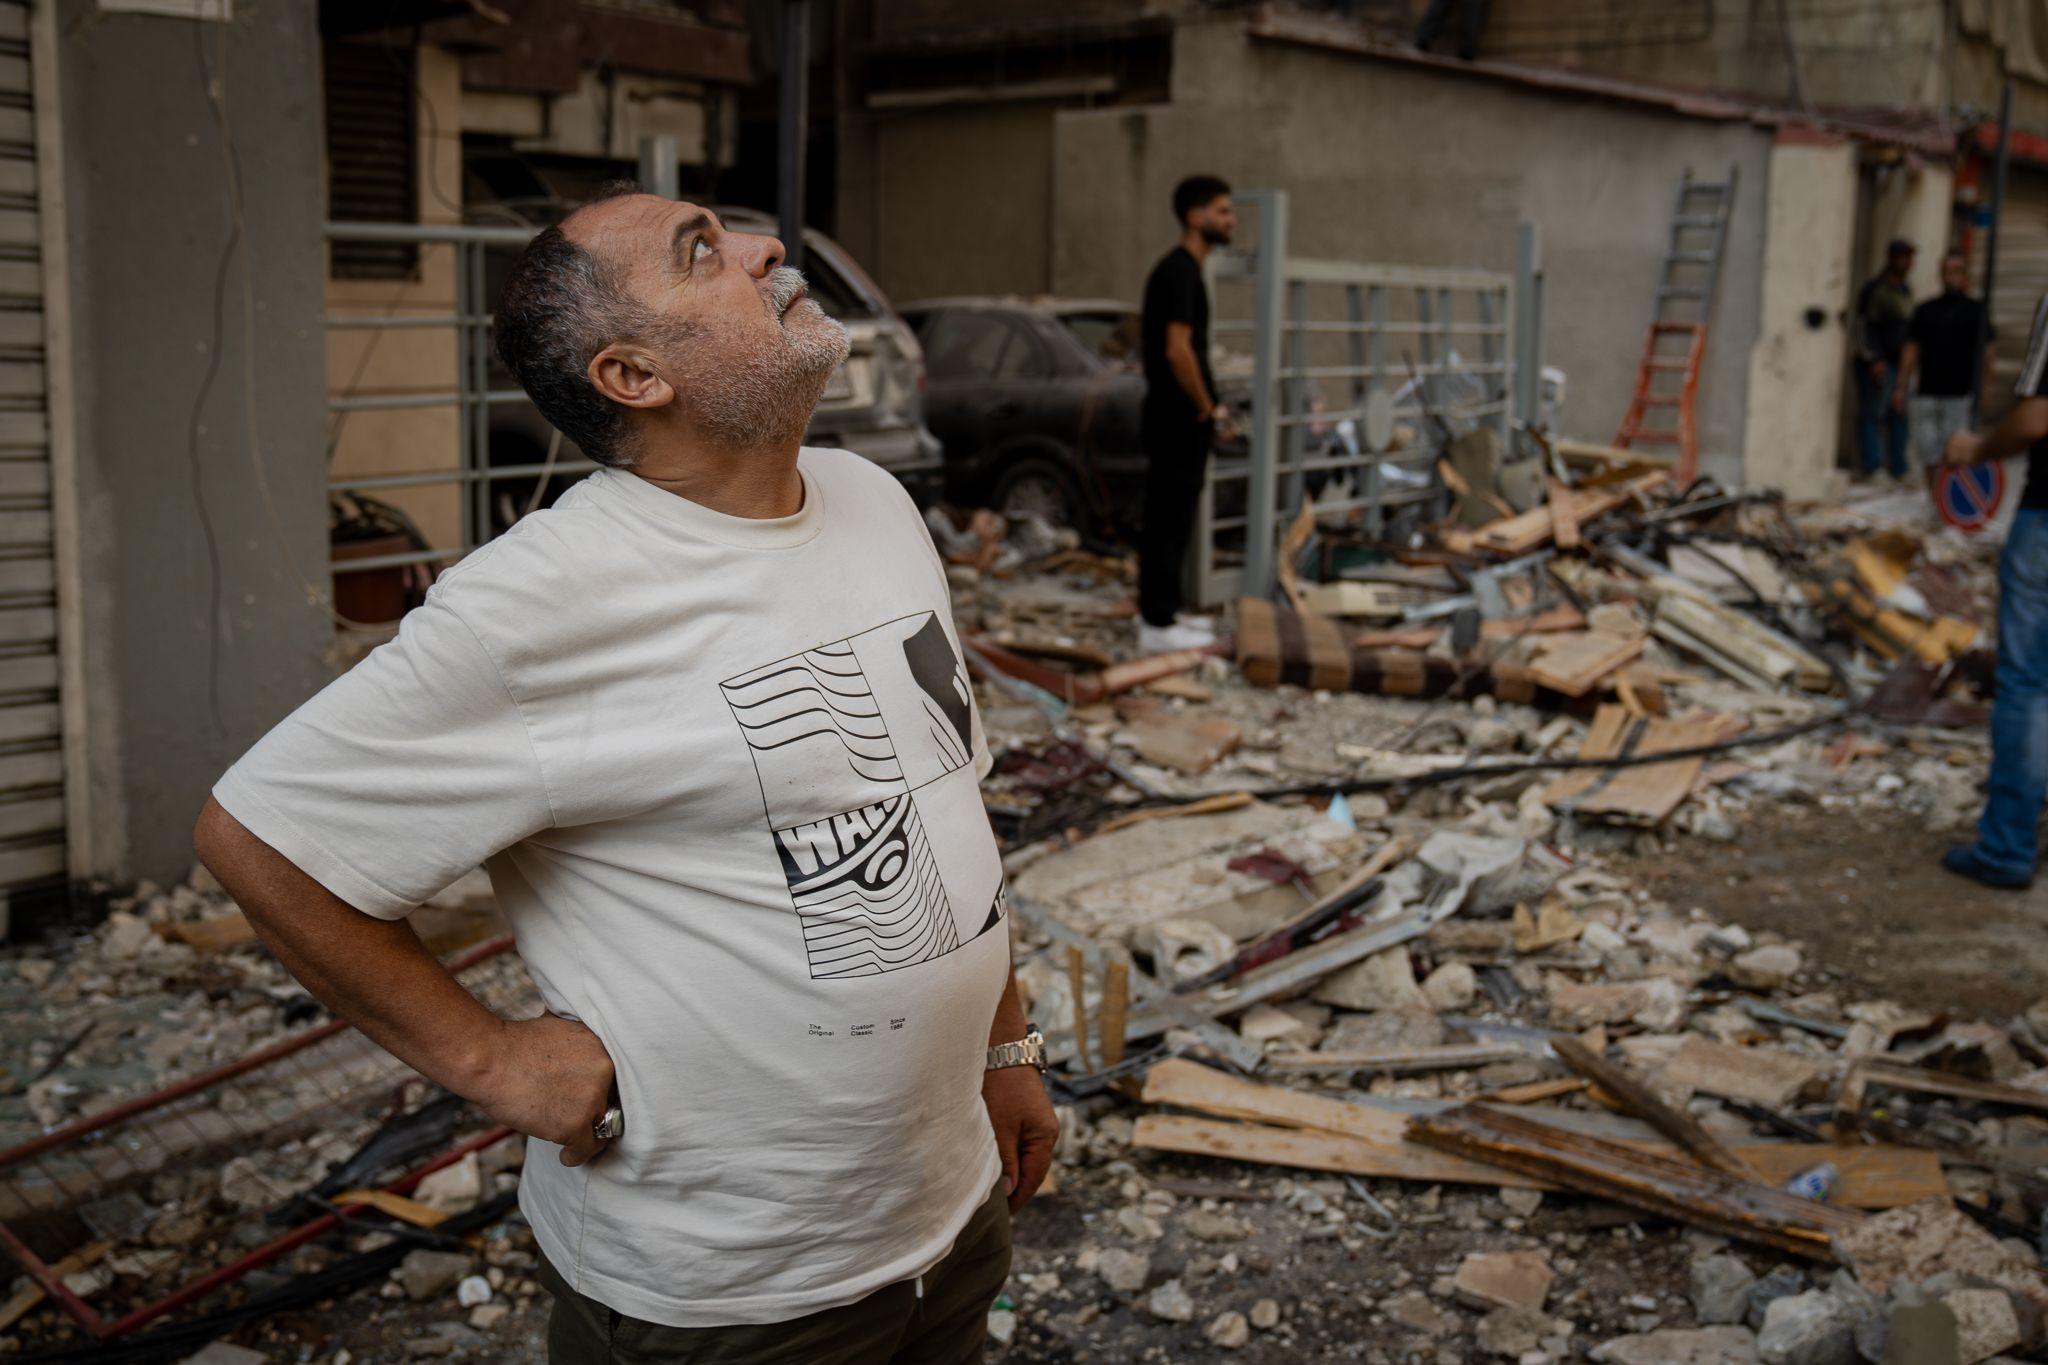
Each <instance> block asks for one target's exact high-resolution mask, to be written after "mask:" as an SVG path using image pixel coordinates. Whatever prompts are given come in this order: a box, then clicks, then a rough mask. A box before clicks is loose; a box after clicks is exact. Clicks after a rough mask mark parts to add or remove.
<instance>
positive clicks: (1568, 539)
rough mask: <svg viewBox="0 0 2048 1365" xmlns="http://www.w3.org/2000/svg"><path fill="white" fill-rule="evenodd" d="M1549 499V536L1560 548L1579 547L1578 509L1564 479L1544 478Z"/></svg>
mask: <svg viewBox="0 0 2048 1365" xmlns="http://www.w3.org/2000/svg"><path fill="white" fill-rule="evenodd" d="M1544 484H1545V486H1546V488H1547V490H1548V494H1549V499H1550V520H1551V525H1552V530H1551V538H1552V539H1553V540H1555V541H1556V542H1557V548H1558V549H1560V550H1576V549H1578V548H1579V511H1578V506H1577V504H1576V503H1575V502H1574V501H1573V499H1572V490H1571V489H1569V488H1567V487H1566V486H1565V483H1564V480H1562V479H1559V478H1556V477H1551V478H1546V479H1545V480H1544Z"/></svg>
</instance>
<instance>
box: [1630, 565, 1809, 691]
mask: <svg viewBox="0 0 2048 1365" xmlns="http://www.w3.org/2000/svg"><path fill="white" fill-rule="evenodd" d="M1673 585H1676V586H1673ZM1646 586H1648V587H1650V588H1651V589H1652V590H1659V589H1660V587H1661V591H1658V598H1657V615H1656V619H1655V620H1653V621H1652V622H1651V625H1650V630H1651V632H1652V633H1653V634H1655V635H1656V636H1657V637H1658V638H1659V639H1661V640H1664V641H1666V642H1668V643H1670V644H1675V645H1677V646H1678V647H1679V648H1681V649H1686V650H1690V651H1692V652H1693V653H1695V654H1697V655H1699V656H1700V657H1701V658H1703V659H1705V660H1706V661H1707V662H1708V663H1711V664H1713V665H1714V666H1715V667H1717V668H1720V669H1721V670H1722V671H1723V672H1725V673H1728V674H1729V675H1730V676H1731V677H1734V678H1735V679H1736V680H1737V681H1739V682H1746V683H1750V684H1752V685H1755V684H1756V683H1757V682H1759V681H1760V682H1761V683H1762V685H1763V687H1762V690H1765V691H1776V690H1778V689H1779V688H1788V687H1797V688H1800V689H1803V690H1805V691H1808V692H1825V691H1827V690H1828V689H1829V688H1831V687H1833V686H1834V685H1835V675H1834V674H1833V673H1832V672H1830V671H1829V669H1828V666H1827V664H1826V663H1825V662H1823V661H1822V660H1820V659H1818V658H1816V657H1815V656H1814V655H1813V654H1811V653H1809V652H1808V651H1807V650H1806V648H1805V647H1804V646H1802V645H1800V644H1798V643H1797V642H1796V641H1793V640H1790V639H1788V638H1786V637H1785V636H1783V635H1780V634H1779V633H1778V632H1777V631H1774V630H1772V629H1771V628H1770V627H1769V626H1766V625H1765V624H1763V623H1762V622H1761V621H1758V620H1757V619H1756V618H1755V617H1753V616H1750V615H1749V614H1748V613H1746V612H1741V611H1737V610H1735V609H1734V608H1733V607H1725V606H1723V605H1721V604H1720V603H1719V602H1716V601H1714V600H1712V599H1711V598H1709V597H1707V596H1706V595H1705V594H1704V593H1703V592H1701V590H1700V589H1698V588H1695V587H1693V586H1692V585H1691V584H1689V583H1686V582H1685V581H1684V580H1683V579H1680V578H1677V577H1675V576H1673V575H1670V574H1666V575H1664V576H1663V577H1662V578H1659V579H1656V580H1654V581H1653V582H1652V583H1651V584H1648V585H1646Z"/></svg>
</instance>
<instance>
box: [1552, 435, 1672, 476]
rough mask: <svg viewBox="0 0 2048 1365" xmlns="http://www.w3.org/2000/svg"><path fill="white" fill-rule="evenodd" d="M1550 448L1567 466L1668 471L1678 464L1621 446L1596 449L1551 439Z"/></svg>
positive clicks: (1564, 439) (1587, 443) (1560, 438)
mask: <svg viewBox="0 0 2048 1365" xmlns="http://www.w3.org/2000/svg"><path fill="white" fill-rule="evenodd" d="M1550 448H1551V450H1552V451H1554V452H1555V453H1556V455H1557V458H1559V459H1560V460H1563V461H1564V462H1565V463H1566V464H1576V465H1586V466H1589V467H1592V468H1596V469H1621V470H1626V469H1629V468H1631V467H1638V468H1649V469H1657V468H1664V469H1668V468H1670V467H1671V466H1673V465H1675V464H1676V463H1677V460H1676V459H1675V458H1674V457H1673V456H1670V455H1655V454H1651V453H1650V452H1648V451H1642V450H1628V449H1625V448H1623V447H1621V446H1603V445H1596V444H1594V443H1593V442H1591V441H1574V440H1572V439H1571V438H1570V437H1566V436H1553V437H1551V438H1550Z"/></svg>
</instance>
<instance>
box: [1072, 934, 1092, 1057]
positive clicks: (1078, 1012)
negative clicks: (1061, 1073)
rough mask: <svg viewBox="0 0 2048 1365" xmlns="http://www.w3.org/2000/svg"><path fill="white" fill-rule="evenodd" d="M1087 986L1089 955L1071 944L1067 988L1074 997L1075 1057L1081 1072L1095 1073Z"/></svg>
mask: <svg viewBox="0 0 2048 1365" xmlns="http://www.w3.org/2000/svg"><path fill="white" fill-rule="evenodd" d="M1087 985H1088V958H1087V955H1086V954H1085V953H1083V952H1082V951H1081V947H1080V945H1079V944H1075V943H1070V944H1068V945H1067V986H1068V988H1069V989H1070V990H1071V991H1072V992H1073V996H1074V1056H1075V1058H1076V1059H1077V1060H1079V1061H1080V1063H1081V1070H1083V1071H1093V1070H1094V1069H1095V1064H1094V1063H1093V1062H1091V1061H1089V1060H1088V1001H1087V996H1086V994H1085V992H1086V988H1087Z"/></svg>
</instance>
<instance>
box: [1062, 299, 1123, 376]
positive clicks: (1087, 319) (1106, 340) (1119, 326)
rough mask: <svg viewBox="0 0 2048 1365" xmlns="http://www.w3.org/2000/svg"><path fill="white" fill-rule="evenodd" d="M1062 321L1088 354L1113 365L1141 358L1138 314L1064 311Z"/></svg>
mask: <svg viewBox="0 0 2048 1365" xmlns="http://www.w3.org/2000/svg"><path fill="white" fill-rule="evenodd" d="M1060 321H1061V322H1063V323H1065V324H1066V326H1067V330H1068V331H1070V332H1072V333H1073V334H1074V337H1075V339H1076V340H1078V341H1079V342H1080V343H1081V344H1082V345H1083V346H1085V347H1087V348H1088V354H1090V355H1092V356H1094V357H1095V358H1096V359H1097V360H1100V361H1103V362H1104V363H1106V364H1110V365H1134V364H1136V363H1137V360H1138V315H1137V314H1136V313H1128V312H1121V311H1106V312H1092V313H1084V312H1073V313H1061V314H1060Z"/></svg>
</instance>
